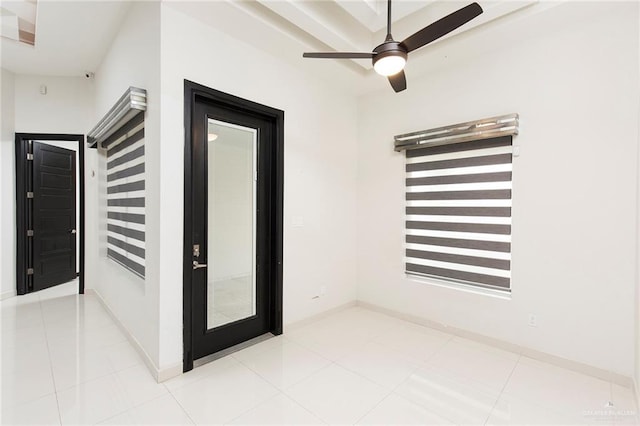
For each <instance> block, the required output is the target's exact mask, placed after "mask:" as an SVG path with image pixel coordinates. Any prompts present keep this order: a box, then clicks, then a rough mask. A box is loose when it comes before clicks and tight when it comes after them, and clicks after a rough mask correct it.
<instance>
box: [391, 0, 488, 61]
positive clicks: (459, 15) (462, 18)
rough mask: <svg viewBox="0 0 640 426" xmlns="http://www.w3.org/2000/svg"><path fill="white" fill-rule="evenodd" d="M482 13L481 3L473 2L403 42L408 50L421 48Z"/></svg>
mask: <svg viewBox="0 0 640 426" xmlns="http://www.w3.org/2000/svg"><path fill="white" fill-rule="evenodd" d="M481 13H482V8H481V7H480V5H479V4H478V3H471V4H470V5H468V6H465V7H463V8H462V9H459V10H457V11H455V12H453V13H451V14H449V15H447V16H445V17H444V18H442V19H439V20H437V21H436V22H434V23H433V24H431V25H429V26H426V27H424V28H423V29H421V30H420V31H418V32H417V33H415V34H413V35H411V36H409V37H407V38H406V39H405V40H404V41H403V42H402V44H404V46H405V47H406V48H407V52H411V51H413V50H416V49H419V48H421V47H422V46H424V45H426V44H429V43H431V42H432V41H434V40H437V39H439V38H440V37H442V36H444V35H447V34H449V33H450V32H451V31H453V30H455V29H456V28H458V27H461V26H462V25H464V24H466V23H467V22H469V21H470V20H472V19H473V18H475V17H476V16H478V15H480V14H481Z"/></svg>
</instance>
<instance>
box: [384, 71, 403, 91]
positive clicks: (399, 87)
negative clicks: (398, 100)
mask: <svg viewBox="0 0 640 426" xmlns="http://www.w3.org/2000/svg"><path fill="white" fill-rule="evenodd" d="M388 78H389V83H391V87H393V90H395V91H396V93H398V92H402V91H403V90H404V89H406V88H407V78H406V77H405V75H404V71H400V72H399V73H397V74H394V75H390V76H389V77H388Z"/></svg>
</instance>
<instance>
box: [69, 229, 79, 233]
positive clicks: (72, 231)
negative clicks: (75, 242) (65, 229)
mask: <svg viewBox="0 0 640 426" xmlns="http://www.w3.org/2000/svg"><path fill="white" fill-rule="evenodd" d="M76 232H77V231H76V230H75V229H69V233H70V234H75V233H76Z"/></svg>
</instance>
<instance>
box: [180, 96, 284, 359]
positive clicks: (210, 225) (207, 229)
mask: <svg viewBox="0 0 640 426" xmlns="http://www.w3.org/2000/svg"><path fill="white" fill-rule="evenodd" d="M192 114H193V116H192V128H191V182H190V183H191V212H190V216H191V218H190V219H191V227H192V230H191V234H192V239H191V245H190V251H191V253H190V254H191V257H190V258H191V265H190V266H191V284H192V285H191V291H192V294H191V322H192V324H191V327H192V333H191V336H192V350H191V353H190V355H191V358H192V360H196V359H199V358H202V357H205V356H207V355H210V354H212V353H215V352H218V351H220V350H223V349H226V348H229V347H231V346H234V345H237V344H239V343H242V342H245V341H247V340H250V339H252V338H254V337H257V336H260V335H263V334H265V333H268V332H274V334H278V330H280V332H281V325H280V324H281V322H280V321H278V319H277V316H278V315H280V316H281V308H279V304H278V302H277V298H278V295H277V294H276V293H277V292H278V290H277V289H278V286H277V285H276V284H277V283H275V282H274V280H275V281H277V279H278V278H277V274H274V272H276V270H277V269H279V268H278V266H279V265H278V258H279V256H278V244H276V243H277V241H278V238H274V237H276V235H275V234H276V233H277V232H278V231H277V230H276V229H274V226H273V224H274V221H275V222H277V219H278V218H277V216H278V215H277V209H275V210H274V207H275V206H276V205H277V204H278V200H277V197H274V196H276V195H277V192H278V191H277V187H274V185H273V183H274V179H273V178H274V176H275V175H274V173H273V172H274V171H275V168H276V167H277V162H274V156H273V153H274V150H273V143H274V137H275V134H274V123H273V121H272V120H269V118H268V117H262V116H260V115H257V114H249V113H247V112H243V111H241V110H237V109H232V108H228V107H225V106H220V105H216V104H214V103H211V102H205V101H202V102H195V104H194V108H193V112H192ZM280 242H281V238H280ZM279 262H280V266H281V261H279ZM280 298H281V295H280ZM278 311H279V312H278ZM185 348H186V345H185ZM185 365H186V363H185ZM185 369H188V368H185Z"/></svg>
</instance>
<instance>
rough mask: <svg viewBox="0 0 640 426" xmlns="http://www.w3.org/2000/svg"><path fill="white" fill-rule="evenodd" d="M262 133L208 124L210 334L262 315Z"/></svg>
mask: <svg viewBox="0 0 640 426" xmlns="http://www.w3.org/2000/svg"><path fill="white" fill-rule="evenodd" d="M257 133H258V132H257V130H256V129H253V128H249V127H242V126H238V125H235V124H230V123H225V122H223V121H218V120H213V119H211V118H209V121H208V138H207V139H208V146H207V160H208V167H207V168H208V171H207V183H208V185H207V187H208V190H207V198H208V200H207V204H208V209H207V210H208V213H207V215H208V217H207V236H208V238H207V241H208V265H209V266H208V270H207V328H208V329H213V328H216V327H220V326H222V325H225V324H229V323H232V322H236V321H240V320H243V319H245V318H250V317H253V316H254V315H256V189H257V188H256V181H257V146H258V143H257V140H258V134H257Z"/></svg>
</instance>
